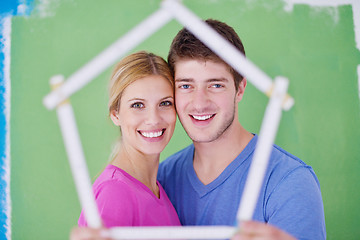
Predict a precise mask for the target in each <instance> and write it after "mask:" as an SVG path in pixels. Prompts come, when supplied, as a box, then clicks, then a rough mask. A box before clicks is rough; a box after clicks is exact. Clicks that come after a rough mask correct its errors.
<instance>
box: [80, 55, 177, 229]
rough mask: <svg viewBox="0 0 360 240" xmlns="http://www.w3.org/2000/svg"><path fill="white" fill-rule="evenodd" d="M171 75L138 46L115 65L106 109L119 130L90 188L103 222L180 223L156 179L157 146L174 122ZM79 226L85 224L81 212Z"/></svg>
mask: <svg viewBox="0 0 360 240" xmlns="http://www.w3.org/2000/svg"><path fill="white" fill-rule="evenodd" d="M173 85H174V82H173V78H172V75H171V72H170V70H169V68H168V65H167V63H166V62H165V61H164V60H163V59H162V58H161V57H159V56H156V55H154V54H152V53H147V52H137V53H134V54H131V55H129V56H127V57H125V58H124V59H123V60H121V61H120V62H119V63H118V64H117V65H116V67H115V69H114V71H113V74H112V77H111V81H110V88H109V114H110V117H111V120H112V121H113V123H114V124H115V125H116V126H119V128H120V132H121V141H120V142H119V143H118V146H117V151H115V154H114V157H113V159H112V161H111V163H110V164H109V165H108V166H107V167H106V168H105V170H104V171H103V172H102V173H101V175H100V176H99V177H98V178H97V179H96V181H95V183H94V185H93V190H94V194H95V199H96V203H97V205H98V209H99V212H100V215H101V218H102V220H103V224H104V226H105V227H114V226H169V225H180V221H179V219H178V217H177V214H176V211H175V209H174V207H173V206H172V204H171V202H170V200H169V199H168V197H167V195H166V193H165V191H164V189H163V188H162V186H161V185H160V183H159V182H158V181H157V180H156V176H157V170H158V166H159V157H160V153H161V151H162V150H163V149H164V148H165V146H166V145H167V144H168V142H169V140H170V138H171V136H172V134H173V132H174V128H175V121H176V113H175V107H174V91H173ZM78 225H79V226H86V221H85V217H84V214H83V212H82V213H81V215H80V218H79V221H78Z"/></svg>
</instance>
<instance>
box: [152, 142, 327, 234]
mask: <svg viewBox="0 0 360 240" xmlns="http://www.w3.org/2000/svg"><path fill="white" fill-rule="evenodd" d="M256 141H257V135H255V136H254V137H253V138H252V140H251V141H250V142H249V144H248V145H247V146H246V147H245V149H244V150H243V151H242V152H241V153H240V154H239V156H238V157H237V158H236V159H234V160H233V161H232V162H231V164H230V165H229V166H228V167H227V168H226V169H225V170H224V171H223V172H222V173H221V174H220V176H218V177H217V178H216V179H215V180H214V181H212V182H211V183H209V184H207V185H204V184H203V183H202V182H201V181H200V180H199V179H198V177H197V175H196V173H195V170H194V167H193V158H194V145H193V144H191V145H190V146H188V147H186V148H185V149H183V150H181V151H180V152H178V153H176V154H174V155H172V156H170V157H169V158H168V159H166V160H165V161H163V162H162V163H161V164H160V167H159V172H158V180H159V181H160V183H161V185H162V186H163V187H164V189H165V191H166V193H167V194H168V196H169V198H170V201H171V202H172V204H173V205H174V207H175V209H176V211H177V213H178V215H179V218H180V222H181V224H182V225H234V224H235V223H236V214H237V210H238V207H239V203H240V199H241V194H242V192H243V189H244V186H245V182H246V177H247V174H248V171H249V167H250V163H251V159H252V157H253V154H254V150H255V145H256ZM219 161H221V159H219ZM253 220H256V221H260V222H266V223H270V224H272V225H274V226H277V227H278V228H280V229H282V230H284V231H286V232H288V233H290V234H291V235H292V236H294V237H296V238H298V239H326V230H325V218H324V207H323V202H322V198H321V192H320V186H319V181H318V179H317V177H316V175H315V173H314V171H313V169H312V168H311V167H310V166H308V165H306V164H305V163H304V162H303V161H301V160H300V159H299V158H297V157H295V156H293V155H291V154H290V153H288V152H286V151H284V150H283V149H281V148H280V147H278V146H276V145H274V147H273V150H272V153H271V158H270V161H269V165H268V169H267V172H266V175H265V178H264V184H263V186H262V188H261V191H260V195H259V200H258V203H257V205H256V209H255V212H254V217H253Z"/></svg>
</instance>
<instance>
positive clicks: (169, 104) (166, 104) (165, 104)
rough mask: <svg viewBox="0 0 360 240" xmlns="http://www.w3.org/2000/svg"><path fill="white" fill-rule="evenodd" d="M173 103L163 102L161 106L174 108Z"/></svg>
mask: <svg viewBox="0 0 360 240" xmlns="http://www.w3.org/2000/svg"><path fill="white" fill-rule="evenodd" d="M172 105H173V103H172V102H171V101H163V102H161V103H160V106H172Z"/></svg>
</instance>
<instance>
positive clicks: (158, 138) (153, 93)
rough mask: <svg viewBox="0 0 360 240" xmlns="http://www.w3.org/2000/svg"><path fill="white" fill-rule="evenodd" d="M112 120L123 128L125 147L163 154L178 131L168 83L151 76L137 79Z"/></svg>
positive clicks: (158, 77)
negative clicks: (175, 130)
mask: <svg viewBox="0 0 360 240" xmlns="http://www.w3.org/2000/svg"><path fill="white" fill-rule="evenodd" d="M111 119H112V120H113V122H114V124H115V125H118V126H120V128H121V132H122V144H126V147H130V148H133V149H134V150H136V151H139V152H142V153H144V154H159V153H160V152H161V151H162V150H163V149H164V148H165V146H166V145H167V144H168V142H169V141H170V138H171V136H172V134H173V132H174V128H175V122H176V113H175V107H174V94H173V88H172V86H171V84H170V83H169V81H168V80H166V79H165V78H163V77H162V76H159V75H151V76H148V77H145V78H141V79H139V80H136V81H135V82H133V83H132V84H130V85H129V86H128V87H127V88H126V89H125V90H124V92H123V94H122V97H121V100H120V108H119V111H118V112H115V111H114V112H112V114H111Z"/></svg>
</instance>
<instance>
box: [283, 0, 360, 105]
mask: <svg viewBox="0 0 360 240" xmlns="http://www.w3.org/2000/svg"><path fill="white" fill-rule="evenodd" d="M284 2H285V3H286V5H285V10H286V11H292V10H293V8H294V5H295V4H302V5H309V6H311V7H336V8H337V7H339V6H343V5H351V7H352V11H353V21H354V33H355V44H356V48H357V49H358V50H360V2H359V0H284ZM336 15H337V17H336V16H335V17H334V19H335V20H338V13H337V14H336ZM359 66H360V65H358V67H357V73H358V86H359V99H360V69H359V68H360V67H359Z"/></svg>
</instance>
